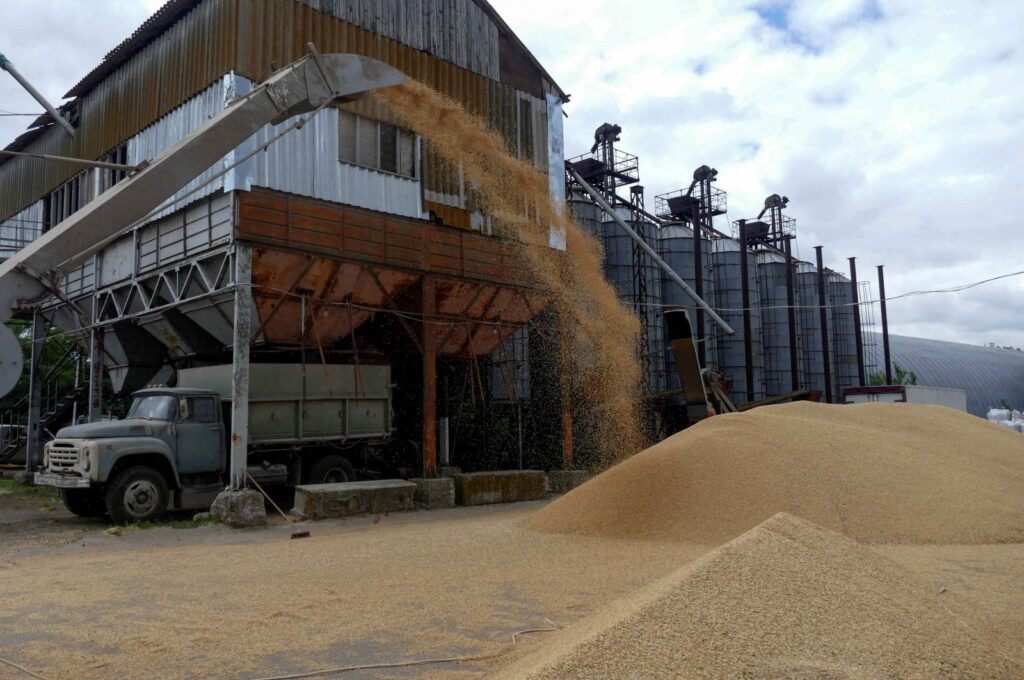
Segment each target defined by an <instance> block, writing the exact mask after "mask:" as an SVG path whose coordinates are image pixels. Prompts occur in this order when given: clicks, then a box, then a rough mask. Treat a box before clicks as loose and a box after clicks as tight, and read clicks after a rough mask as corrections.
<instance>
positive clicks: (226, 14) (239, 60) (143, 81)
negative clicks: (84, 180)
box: [0, 0, 547, 222]
mask: <svg viewBox="0 0 1024 680" xmlns="http://www.w3.org/2000/svg"><path fill="white" fill-rule="evenodd" d="M303 2H305V0H301V1H300V0H296V1H294V2H293V1H289V0H207V1H206V2H203V3H201V4H199V5H198V6H197V7H196V8H195V9H193V10H191V11H190V12H189V13H188V14H187V15H185V16H184V17H183V18H182V19H180V20H179V21H178V22H177V23H175V24H173V25H172V26H170V27H169V28H167V29H166V30H165V31H164V32H163V33H161V34H160V35H159V36H157V37H155V38H154V39H153V40H152V42H151V43H150V44H149V45H147V46H146V47H144V48H143V49H142V50H141V51H140V52H138V53H137V54H135V55H134V56H132V57H131V58H130V59H129V60H128V61H126V62H125V63H124V64H123V65H121V66H120V67H119V68H118V69H117V70H115V71H114V72H113V73H112V74H111V75H110V76H108V77H107V78H105V79H104V80H102V81H100V82H99V83H98V84H97V85H96V87H95V88H93V89H92V90H91V91H88V92H87V93H86V94H84V95H83V96H82V97H81V98H80V99H79V100H78V101H79V102H80V107H81V126H80V129H79V134H78V135H77V136H76V137H75V139H74V140H71V139H70V138H68V137H67V135H66V134H64V133H63V132H62V131H60V130H57V129H49V130H46V131H44V132H43V133H42V134H41V136H40V138H39V139H38V140H36V141H35V142H33V143H32V144H31V145H30V147H31V148H30V150H31V151H33V152H40V153H49V154H56V155H68V156H77V157H81V158H98V157H99V156H100V155H102V154H104V153H106V152H107V151H109V150H110V149H112V148H114V147H116V146H117V145H118V144H120V143H121V142H123V141H125V140H127V139H128V138H130V137H133V136H135V135H137V134H139V131H140V130H145V129H146V128H147V127H149V126H152V125H153V124H154V123H156V122H157V121H158V120H159V119H161V118H162V117H163V116H165V115H167V114H169V113H171V112H172V111H175V110H176V109H178V108H180V107H182V104H183V102H189V100H190V98H192V97H195V96H196V95H200V94H202V95H204V96H205V95H207V94H209V93H210V92H209V90H210V88H211V84H213V89H216V87H217V85H218V84H223V80H221V79H222V78H223V76H224V74H226V73H229V72H231V71H234V72H235V73H236V74H238V75H240V76H244V77H246V78H249V79H250V80H258V79H260V78H262V77H264V76H265V75H267V74H268V73H269V72H270V69H271V68H272V67H277V68H280V67H281V66H284V65H285V64H287V63H289V62H291V61H293V60H295V59H297V58H299V57H301V56H302V55H304V54H305V52H306V47H305V46H306V43H308V42H314V43H315V44H316V45H317V46H318V48H319V49H320V50H321V51H322V52H353V53H357V54H363V55H366V56H370V57H374V58H377V59H380V60H381V61H384V62H386V63H388V64H390V65H392V66H395V67H396V68H399V69H401V70H402V71H404V72H405V73H407V74H408V75H409V76H410V77H412V78H415V79H417V80H420V81H423V82H424V83H426V84H428V85H430V86H431V87H433V88H434V89H437V90H439V91H441V92H442V93H444V94H446V95H448V96H450V97H452V98H453V99H455V100H457V101H459V102H460V103H462V104H463V106H465V107H466V108H467V110H469V111H470V112H472V113H474V114H477V115H479V116H481V117H482V118H484V120H485V121H487V122H488V123H489V124H490V125H491V127H492V128H493V129H495V130H497V131H499V132H500V133H501V134H502V135H503V136H504V137H505V138H506V140H515V139H517V137H518V134H517V133H518V127H517V124H516V117H517V108H518V106H517V102H518V97H519V96H522V95H521V93H517V92H516V91H515V90H513V89H512V88H510V87H508V86H507V85H503V84H502V83H500V82H496V80H495V78H497V77H498V76H499V74H498V72H497V70H496V69H497V63H498V33H499V32H498V28H497V26H495V25H494V23H493V21H492V20H491V19H490V18H489V17H488V16H487V15H486V13H485V12H484V11H483V10H482V9H480V8H479V7H478V6H477V5H476V3H475V2H473V1H472V0H417V1H416V2H415V3H414V4H413V5H412V6H410V5H408V4H405V3H401V2H397V0H396V3H395V4H394V6H392V3H391V2H382V3H378V2H373V1H371V0H365V1H361V0H351V1H349V2H342V1H341V0H337V1H336V2H333V3H331V2H328V1H327V0H320V2H319V3H317V2H306V4H303ZM317 4H320V5H324V4H330V5H332V7H331V8H329V9H330V12H331V13H330V14H328V13H325V12H321V11H317V10H316V9H314V8H313V7H312V6H310V5H317ZM342 9H344V12H343V11H342ZM417 10H418V11H417ZM332 14H333V16H332ZM339 17H341V18H339ZM455 17H461V19H458V20H456V18H455ZM346 18H347V19H348V21H346V20H345V19H346ZM385 19H386V20H385ZM460 21H461V22H462V23H459V22H460ZM350 22H351V23H350ZM354 22H362V23H364V24H369V25H371V26H373V27H374V29H375V30H377V31H380V32H384V33H385V34H384V35H381V34H378V33H374V32H371V31H370V30H367V29H365V28H361V27H360V26H359V25H357V24H356V23H354ZM389 31H390V32H392V33H394V34H396V35H402V36H405V38H407V39H408V40H409V41H410V42H412V43H415V41H417V40H418V41H419V42H418V43H416V44H419V45H422V47H413V46H410V45H409V44H403V42H402V41H399V40H396V39H393V38H389V37H387V36H386V32H389ZM459 45H462V46H461V47H459ZM424 50H430V51H432V52H433V53H434V54H428V53H427V52H426V51H424ZM460 50H463V52H460ZM460 54H462V55H463V57H464V59H463V61H464V62H465V63H466V64H469V65H470V66H472V65H473V64H476V65H477V66H480V67H481V68H476V67H474V68H470V67H469V66H467V67H466V68H462V67H460V66H458V65H456V64H454V63H451V62H449V61H446V60H445V59H447V58H448V57H449V56H452V55H454V56H456V57H458V56H459V55H460ZM435 55H437V56H435ZM481 73H483V74H486V75H487V76H489V77H484V76H483V75H480V74H481ZM532 101H533V102H534V107H533V108H534V111H535V119H534V120H533V121H528V122H527V124H531V125H534V126H535V130H537V129H544V128H546V127H547V122H545V118H546V116H547V113H546V108H547V104H546V103H545V102H542V101H540V100H537V99H535V98H534V99H533V100H532ZM207 103H209V102H207ZM193 105H194V106H196V107H198V108H197V110H198V109H201V108H202V106H203V105H202V104H200V103H198V102H189V103H188V104H186V106H193ZM346 108H348V109H349V110H352V111H354V112H356V113H360V114H362V115H366V116H368V117H372V118H379V119H384V120H389V119H392V118H393V116H390V115H389V114H388V112H387V111H384V110H382V107H381V105H380V104H379V103H378V102H377V101H376V100H375V99H373V98H372V97H366V98H364V99H362V100H359V101H357V102H354V103H352V104H350V105H347V107H346ZM166 125H170V123H167V124H166ZM150 134H158V133H155V132H154V133H150ZM546 136H547V135H546V134H545V135H544V136H537V135H536V134H535V139H544V138H545V137H546ZM535 146H540V147H542V146H543V145H535ZM543 152H544V156H541V155H540V154H539V153H538V156H537V157H536V158H535V159H534V160H535V162H536V163H537V164H538V167H541V168H544V169H545V170H547V163H546V154H547V149H543ZM137 155H138V156H141V155H143V154H142V152H141V151H137ZM31 163H32V164H27V163H26V162H25V159H13V160H11V161H8V162H6V163H4V164H3V165H0V215H11V214H14V213H15V212H17V211H19V210H21V209H22V208H24V207H25V206H26V205H28V204H29V203H30V202H31V201H35V200H38V199H39V198H40V197H41V196H43V195H45V194H46V193H48V192H49V191H51V190H52V189H53V188H55V187H56V186H58V185H60V184H61V183H62V182H64V181H66V180H67V179H68V178H69V177H71V176H72V175H73V174H74V171H75V169H73V168H69V167H68V166H62V165H57V164H38V163H37V162H35V161H31ZM422 182H423V185H424V189H425V192H426V196H427V197H428V198H429V199H430V200H433V201H436V202H438V203H443V204H446V205H450V206H452V207H455V208H459V209H463V208H464V207H465V205H464V202H463V196H464V194H465V190H464V187H463V183H462V179H461V176H460V173H459V172H458V170H457V169H455V168H453V167H451V165H450V164H449V163H447V162H446V161H444V160H443V159H441V158H439V157H438V156H437V154H435V153H434V152H433V151H432V150H431V149H430V148H429V147H425V148H424V150H423V153H422ZM215 188H216V187H213V188H211V191H212V190H215ZM467 222H468V219H467Z"/></svg>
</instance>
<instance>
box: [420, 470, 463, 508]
mask: <svg viewBox="0 0 1024 680" xmlns="http://www.w3.org/2000/svg"><path fill="white" fill-rule="evenodd" d="M409 481H410V482H412V483H413V484H415V485H416V495H415V500H416V504H417V505H422V506H424V507H425V508H427V510H439V509H441V508H452V507H455V480H453V479H452V478H451V477H438V478H436V479H423V478H419V479H410V480H409Z"/></svg>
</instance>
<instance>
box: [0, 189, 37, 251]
mask: <svg viewBox="0 0 1024 680" xmlns="http://www.w3.org/2000/svg"><path fill="white" fill-rule="evenodd" d="M42 230H43V202H42V201H36V202H35V203H33V204H32V205H30V206H29V207H27V208H25V209H24V210H22V211H21V212H19V213H17V214H15V215H12V216H11V217H9V218H8V219H6V220H4V221H3V222H0V259H3V258H5V257H10V256H11V255H13V254H14V253H16V252H18V251H19V250H21V249H22V248H24V247H25V246H26V245H28V244H29V243H31V242H32V241H34V240H36V238H38V237H39V234H41V233H42Z"/></svg>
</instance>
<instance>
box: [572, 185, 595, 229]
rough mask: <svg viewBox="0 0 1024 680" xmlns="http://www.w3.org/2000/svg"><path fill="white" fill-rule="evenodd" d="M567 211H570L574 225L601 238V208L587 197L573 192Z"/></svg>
mask: <svg viewBox="0 0 1024 680" xmlns="http://www.w3.org/2000/svg"><path fill="white" fill-rule="evenodd" d="M569 209H570V210H571V211H572V215H573V217H574V218H575V219H576V223H577V224H579V225H580V227H582V228H583V231H585V232H586V233H588V234H590V235H591V236H596V237H597V238H598V239H600V238H601V236H602V227H601V218H602V215H601V208H599V207H598V205H597V204H596V203H594V202H593V201H592V200H591V199H590V198H589V197H586V196H584V195H583V194H579V193H577V192H575V191H574V192H573V193H572V194H571V195H570V197H569Z"/></svg>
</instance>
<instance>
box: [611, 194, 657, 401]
mask: <svg viewBox="0 0 1024 680" xmlns="http://www.w3.org/2000/svg"><path fill="white" fill-rule="evenodd" d="M615 210H616V213H617V214H618V216H619V217H621V218H622V220H623V221H624V222H626V224H628V225H629V226H630V227H631V228H632V229H633V231H635V232H636V233H638V234H640V236H642V237H643V239H644V241H646V242H647V244H648V245H650V246H652V247H655V246H656V245H657V231H658V227H657V225H655V224H654V223H653V222H650V221H647V220H643V221H639V220H636V219H634V213H633V211H632V210H631V209H630V208H628V207H617V208H615ZM604 217H605V221H604V222H603V223H602V225H601V228H602V242H603V244H604V250H605V259H604V272H605V277H606V278H607V279H608V280H609V281H610V282H611V283H612V285H613V286H614V287H615V290H616V291H617V292H618V294H619V299H620V300H622V301H623V303H624V304H626V306H628V307H630V308H632V309H633V310H634V312H635V313H636V314H637V316H638V317H639V318H640V320H641V322H642V324H643V326H644V341H645V346H644V347H642V348H640V352H639V353H640V354H642V355H643V356H642V358H643V360H644V364H645V365H646V366H647V381H648V386H649V391H650V392H651V393H656V392H661V391H662V390H664V389H665V360H664V355H665V351H664V348H665V331H664V323H663V321H662V316H661V312H662V298H661V270H660V269H658V265H657V264H655V262H654V260H652V259H651V258H650V257H648V256H647V255H646V254H644V253H643V252H642V251H640V252H639V253H638V251H639V249H638V248H637V247H636V244H635V243H634V242H633V239H632V238H630V237H629V236H628V235H627V234H626V233H625V232H624V231H623V230H622V228H621V227H620V226H619V225H618V224H616V223H615V222H614V221H613V220H612V219H611V218H609V217H608V216H604Z"/></svg>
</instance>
